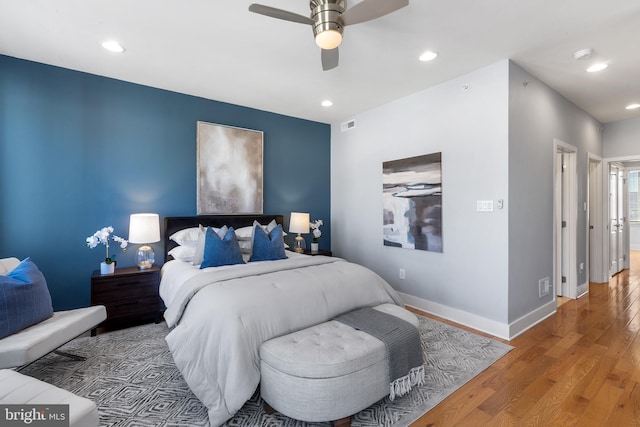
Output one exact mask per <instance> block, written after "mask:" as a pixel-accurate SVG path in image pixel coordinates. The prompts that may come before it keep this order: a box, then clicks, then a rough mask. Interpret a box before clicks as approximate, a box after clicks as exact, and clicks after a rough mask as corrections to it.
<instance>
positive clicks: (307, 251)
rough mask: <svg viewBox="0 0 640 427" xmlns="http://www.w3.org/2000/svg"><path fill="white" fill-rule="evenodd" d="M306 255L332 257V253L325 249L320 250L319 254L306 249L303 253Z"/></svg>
mask: <svg viewBox="0 0 640 427" xmlns="http://www.w3.org/2000/svg"><path fill="white" fill-rule="evenodd" d="M303 253H304V254H305V255H324V256H331V251H327V250H325V249H318V252H311V249H305V250H304V252H303Z"/></svg>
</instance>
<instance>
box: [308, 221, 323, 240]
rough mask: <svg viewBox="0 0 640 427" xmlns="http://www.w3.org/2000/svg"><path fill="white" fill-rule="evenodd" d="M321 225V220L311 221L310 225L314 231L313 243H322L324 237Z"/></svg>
mask: <svg viewBox="0 0 640 427" xmlns="http://www.w3.org/2000/svg"><path fill="white" fill-rule="evenodd" d="M321 225H323V222H322V220H321V219H316V220H315V221H311V222H310V223H309V227H311V228H312V229H313V232H312V233H313V243H318V242H319V241H320V236H322V231H320V226H321Z"/></svg>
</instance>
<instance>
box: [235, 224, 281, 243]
mask: <svg viewBox="0 0 640 427" xmlns="http://www.w3.org/2000/svg"><path fill="white" fill-rule="evenodd" d="M256 225H259V226H260V227H262V228H263V229H264V231H266V232H267V233H270V232H271V230H273V229H274V228H276V227H277V226H278V223H277V222H276V220H275V219H272V220H271V222H270V223H269V224H267V225H262V224H260V223H259V222H258V221H253V224H252V225H250V226H247V227H242V228H238V229H237V230H235V231H236V239H238V240H253V227H255V226H256ZM282 235H283V236H286V235H287V233H285V232H284V230H282Z"/></svg>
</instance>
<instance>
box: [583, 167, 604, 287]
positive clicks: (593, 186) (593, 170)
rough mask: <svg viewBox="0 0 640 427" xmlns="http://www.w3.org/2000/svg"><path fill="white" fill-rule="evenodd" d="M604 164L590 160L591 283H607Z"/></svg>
mask: <svg viewBox="0 0 640 427" xmlns="http://www.w3.org/2000/svg"><path fill="white" fill-rule="evenodd" d="M602 180H603V177H602V162H601V161H600V160H599V159H593V158H589V211H588V212H589V223H588V235H589V258H588V262H589V282H606V281H607V280H608V276H607V274H608V272H609V271H608V270H609V268H608V266H607V263H606V260H605V258H604V256H605V254H604V252H605V251H604V248H603V243H604V242H603V241H602V239H603V233H602V229H603V224H602V218H603V200H602V195H603V191H602V190H603V186H602Z"/></svg>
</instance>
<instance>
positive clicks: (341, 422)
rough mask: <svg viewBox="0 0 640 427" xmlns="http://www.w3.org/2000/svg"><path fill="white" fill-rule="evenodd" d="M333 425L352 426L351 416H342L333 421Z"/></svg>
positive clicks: (337, 426) (339, 426) (336, 426)
mask: <svg viewBox="0 0 640 427" xmlns="http://www.w3.org/2000/svg"><path fill="white" fill-rule="evenodd" d="M333 427H351V417H346V418H340V419H339V420H335V421H334V422H333Z"/></svg>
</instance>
